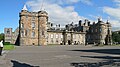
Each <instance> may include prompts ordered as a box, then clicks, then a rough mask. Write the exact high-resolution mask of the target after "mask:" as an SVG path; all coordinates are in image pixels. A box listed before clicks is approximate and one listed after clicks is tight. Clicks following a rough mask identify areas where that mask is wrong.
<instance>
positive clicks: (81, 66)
mask: <svg viewBox="0 0 120 67" xmlns="http://www.w3.org/2000/svg"><path fill="white" fill-rule="evenodd" d="M70 51H80V52H94V53H104V54H112V56H80V57H83V58H93V60H94V59H103V61H99V62H82V61H80V62H77V63H76V62H73V63H70V65H71V66H74V67H111V66H112V67H120V49H91V50H70Z"/></svg>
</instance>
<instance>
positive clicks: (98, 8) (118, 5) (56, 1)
mask: <svg viewBox="0 0 120 67" xmlns="http://www.w3.org/2000/svg"><path fill="white" fill-rule="evenodd" d="M24 4H26V5H27V7H28V8H29V9H28V10H29V11H35V12H37V11H39V10H46V11H47V12H48V14H49V21H50V22H53V23H54V24H59V23H60V24H61V25H65V24H68V23H71V22H74V23H78V21H79V20H80V19H82V20H84V19H89V20H90V21H91V23H92V22H93V21H97V18H98V17H102V18H103V21H104V22H106V21H107V19H109V21H110V23H111V24H112V27H113V28H112V29H113V30H119V29H120V27H119V26H120V14H119V12H120V0H1V2H0V9H1V10H0V33H3V32H4V28H13V30H15V29H16V28H17V27H18V24H19V12H20V11H21V9H22V8H23V6H24ZM42 4H43V7H41V5H42Z"/></svg>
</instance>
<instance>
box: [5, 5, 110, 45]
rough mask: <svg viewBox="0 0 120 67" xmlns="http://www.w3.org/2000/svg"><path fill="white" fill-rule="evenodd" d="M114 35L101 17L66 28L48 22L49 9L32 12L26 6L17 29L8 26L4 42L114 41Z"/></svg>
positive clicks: (78, 42)
mask: <svg viewBox="0 0 120 67" xmlns="http://www.w3.org/2000/svg"><path fill="white" fill-rule="evenodd" d="M8 31H9V32H8ZM8 33H9V34H8ZM8 35H9V36H8ZM111 35H112V33H111V24H110V23H109V22H108V21H107V22H106V23H105V22H103V21H102V20H101V19H100V18H99V19H98V22H97V23H95V22H93V24H91V22H90V21H89V20H87V19H85V20H84V21H82V20H80V21H79V23H78V24H74V23H73V22H72V23H71V24H67V25H65V28H61V27H60V24H58V25H56V27H53V23H51V22H48V13H47V12H46V11H39V12H29V11H28V10H27V8H26V7H25V6H24V8H23V9H22V11H21V12H20V20H19V28H18V29H17V30H16V32H14V33H12V28H5V42H10V43H14V44H19V45H50V44H61V45H71V44H75V45H77V44H79V45H80V44H112V40H111Z"/></svg>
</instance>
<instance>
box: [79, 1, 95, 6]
mask: <svg viewBox="0 0 120 67" xmlns="http://www.w3.org/2000/svg"><path fill="white" fill-rule="evenodd" d="M80 2H82V3H84V4H87V5H93V4H92V2H91V0H80Z"/></svg>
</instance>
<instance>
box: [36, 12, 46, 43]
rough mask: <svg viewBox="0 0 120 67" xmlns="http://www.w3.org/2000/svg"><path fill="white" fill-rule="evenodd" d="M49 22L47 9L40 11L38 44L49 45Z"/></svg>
mask: <svg viewBox="0 0 120 67" xmlns="http://www.w3.org/2000/svg"><path fill="white" fill-rule="evenodd" d="M47 22H48V13H47V12H46V11H39V12H38V45H47V38H46V37H47Z"/></svg>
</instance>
